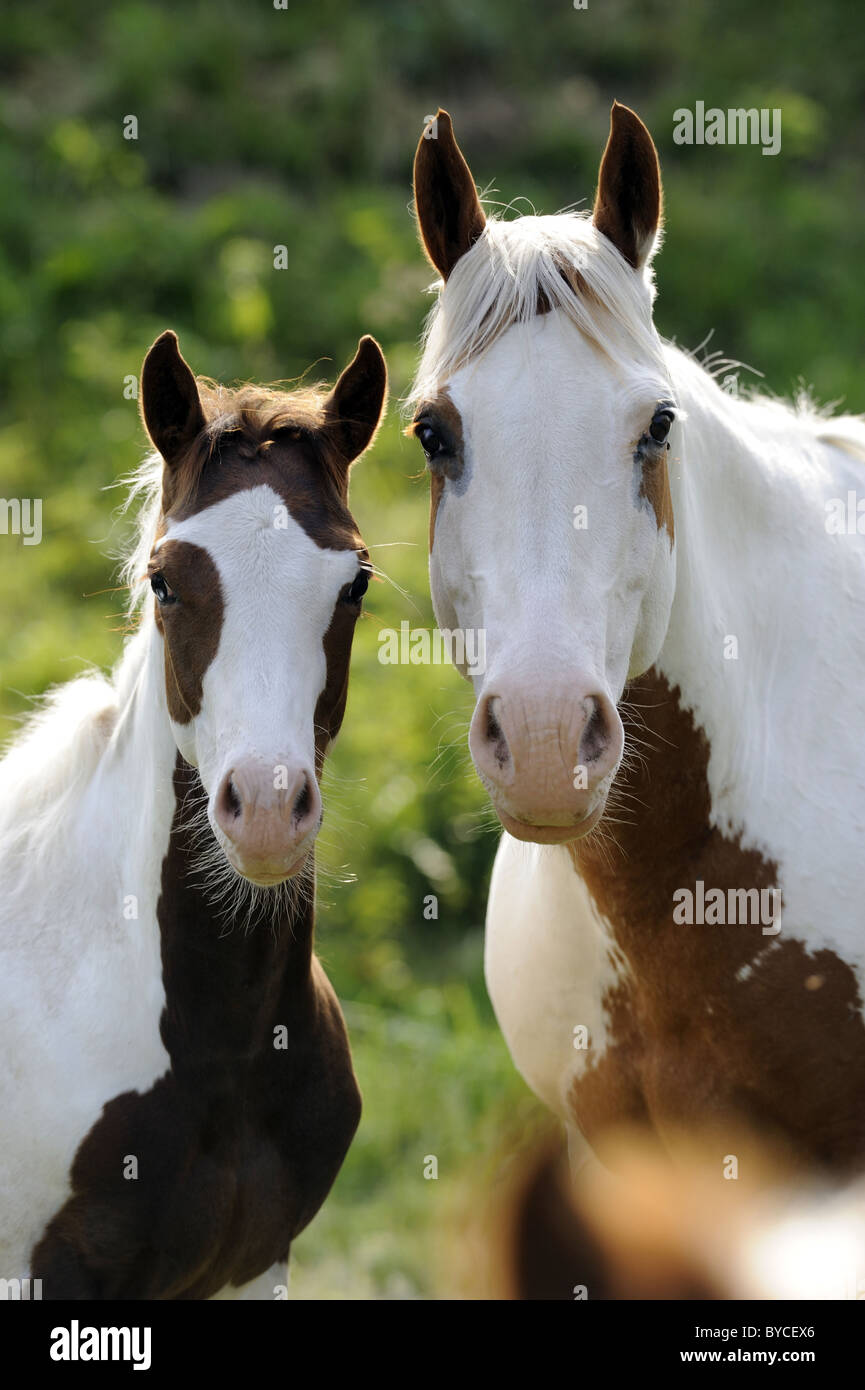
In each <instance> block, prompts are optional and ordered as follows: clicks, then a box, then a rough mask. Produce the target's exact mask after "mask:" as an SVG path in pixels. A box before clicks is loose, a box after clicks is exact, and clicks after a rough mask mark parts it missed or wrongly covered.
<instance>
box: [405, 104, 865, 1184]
mask: <svg viewBox="0 0 865 1390" xmlns="http://www.w3.org/2000/svg"><path fill="white" fill-rule="evenodd" d="M414 192H415V208H416V216H417V221H418V225H419V230H420V237H421V242H422V245H423V248H424V251H425V253H426V255H427V257H428V259H429V261H430V262H431V264H432V266H433V268H434V269H435V271H436V272H437V275H438V277H439V279H438V282H437V283H438V290H439V293H438V297H437V300H436V302H435V303H434V305H433V308H432V310H431V313H430V316H429V318H428V321H427V326H426V329H425V334H424V338H423V342H422V349H421V354H420V360H419V366H418V370H417V375H416V379H415V382H414V385H413V387H412V389H411V392H410V397H409V408H410V412H411V413H410V420H411V423H410V424H409V426H408V430H409V432H410V433H412V434H413V435H414V436H416V438H417V439H418V441H419V443H420V445H421V448H422V450H423V452H424V456H425V461H426V468H427V471H428V472H429V476H430V491H431V515H430V583H431V589H432V596H433V602H434V607H435V612H436V617H437V621H438V623H439V625H440V626H441V627H442V628H444V629H463V630H477V631H478V632H481V633H483V634H484V637H485V644H486V645H485V650H486V662H485V668H484V670H483V672H482V673H477V672H475V673H473V675H472V679H473V684H474V694H475V706H474V712H473V715H472V718H471V724H470V728H469V750H470V754H471V758H472V761H473V763H474V767H475V770H476V772H477V775H478V777H479V778H480V781H481V783H482V784H483V787H484V788H485V790H486V792H487V793H488V795H489V798H490V800H491V803H492V806H493V808H494V810H495V812H496V813H497V815H498V819H499V821H500V822H501V825H502V828H503V834H502V835H501V838H500V842H499V845H498V850H497V853H496V857H495V863H494V866H493V872H492V879H491V884H490V889H489V896H488V904H487V917H486V940H485V971H486V979H487V985H488V989H489V993H490V997H491V999H492V1003H493V1006H494V1009H495V1013H496V1015H497V1018H498V1021H499V1024H500V1026H501V1029H502V1031H503V1033H504V1037H505V1040H506V1042H507V1045H508V1047H509V1050H510V1053H511V1056H512V1058H513V1060H514V1063H515V1065H516V1067H517V1068H518V1070H519V1071H520V1072H521V1073H522V1075H523V1077H524V1078H525V1080H526V1081H527V1082H528V1084H529V1086H530V1087H531V1088H532V1089H533V1090H534V1092H535V1093H536V1094H537V1096H538V1097H540V1099H541V1100H542V1101H543V1102H544V1103H545V1104H546V1105H547V1106H548V1107H549V1108H550V1109H551V1110H552V1111H553V1112H554V1113H555V1114H556V1115H557V1116H558V1117H559V1118H560V1120H561V1121H562V1123H563V1124H564V1126H565V1128H566V1131H567V1137H568V1142H569V1146H570V1149H571V1155H572V1163H573V1166H574V1168H575V1169H579V1167H580V1165H581V1164H583V1163H585V1162H591V1163H597V1162H599V1161H600V1162H603V1155H604V1134H605V1133H607V1132H608V1131H610V1130H611V1129H612V1128H613V1127H615V1126H621V1125H641V1126H644V1127H645V1129H646V1130H647V1131H648V1132H649V1133H650V1134H651V1135H652V1136H653V1142H655V1143H657V1144H658V1145H659V1146H660V1147H661V1148H662V1149H666V1150H668V1151H671V1150H672V1147H673V1146H674V1144H675V1140H674V1138H673V1135H674V1133H676V1132H678V1131H679V1130H680V1129H681V1128H682V1127H683V1126H687V1125H689V1124H691V1125H708V1124H711V1125H712V1126H713V1127H715V1128H717V1127H718V1126H721V1127H723V1125H724V1124H727V1123H728V1122H729V1123H731V1124H732V1123H742V1124H746V1125H748V1126H749V1127H752V1128H755V1129H757V1131H758V1132H760V1133H763V1134H765V1135H766V1136H767V1137H768V1136H771V1139H767V1142H774V1141H777V1142H778V1143H781V1144H784V1145H785V1146H787V1147H789V1148H790V1149H791V1150H792V1151H793V1152H795V1154H796V1155H797V1162H800V1163H801V1164H802V1165H803V1166H809V1167H810V1166H813V1167H814V1168H815V1170H816V1169H819V1168H825V1169H826V1170H828V1171H831V1172H832V1173H834V1174H843V1173H850V1172H858V1171H861V1169H862V1166H863V1162H865V1023H863V972H865V930H863V927H865V914H863V906H862V889H861V870H862V865H863V863H865V741H863V738H862V722H863V702H862V694H861V689H862V681H863V678H865V541H863V534H862V533H863V530H865V525H863V524H858V523H857V521H856V509H855V508H853V509H851V506H850V499H851V498H852V499H853V501H854V503H855V497H856V495H857V490H860V489H861V488H862V487H863V484H865V471H863V465H865V423H863V420H862V419H861V418H858V417H853V416H850V415H837V416H835V417H832V416H831V415H830V414H829V413H828V412H821V411H820V410H819V409H818V408H817V407H816V406H814V405H812V404H811V403H810V401H809V400H808V399H806V398H803V399H801V400H798V401H796V402H795V403H793V404H787V403H784V402H781V401H778V400H775V399H769V398H767V397H766V396H765V395H760V394H758V393H748V392H746V391H744V390H734V389H732V388H731V387H730V386H729V385H726V386H723V387H722V385H720V384H719V382H718V380H717V379H716V376H715V375H713V374H712V372H711V371H710V370H709V369H708V367H707V365H705V364H703V363H701V362H699V361H698V360H697V358H696V356H695V355H693V354H689V353H687V352H685V351H682V350H680V349H679V348H678V347H676V346H674V345H672V344H671V343H669V342H665V341H662V339H661V337H660V335H659V334H658V331H657V328H656V326H655V323H654V316H653V303H654V297H655V288H654V279H653V270H652V258H653V255H654V253H655V251H656V249H657V247H658V243H659V238H660V232H661V211H662V186H661V175H660V166H659V161H658V154H657V151H656V148H655V145H654V143H653V141H652V137H651V135H650V134H649V132H648V130H647V129H646V127H645V126H644V124H643V123H642V121H641V120H640V119H639V117H638V116H637V115H636V114H635V113H634V112H633V111H631V110H630V109H629V108H628V107H626V106H623V105H621V104H619V103H615V104H614V105H613V108H612V113H611V119H610V131H609V136H608V140H607V144H606V147H605V150H604V153H603V157H602V161H601V164H600V172H599V177H598V187H597V193H596V198H595V201H594V206H593V208H592V210H591V212H588V211H586V212H574V211H571V212H566V213H562V214H559V215H554V216H535V215H532V216H520V217H514V218H507V217H496V216H488V215H487V214H486V213H485V211H484V209H483V207H482V205H481V202H480V199H479V197H478V193H477V189H476V186H475V182H474V180H473V178H472V175H471V172H470V170H469V167H468V165H467V163H466V161H465V158H464V156H463V154H462V152H461V150H460V148H459V146H458V144H457V142H456V139H455V137H454V133H453V124H452V122H451V119H450V116H449V115H448V113H447V112H445V111H441V110H440V111H439V112H438V115H437V117H436V119H435V121H434V122H431V123H429V124H428V125H427V127H426V128H425V130H424V134H423V136H422V138H421V139H420V141H419V144H418V147H417V153H416V157H415V164H414ZM709 365H711V364H709ZM858 510H859V511H860V512H861V511H865V507H863V506H862V504H859V507H858ZM842 513H843V516H845V517H846V525H845V524H844V523H843V518H842ZM851 517H853V521H852V522H851V520H850V518H851ZM460 669H461V673H462V674H463V675H464V676H465V675H466V674H467V672H466V670H465V668H464V667H461V668H460Z"/></svg>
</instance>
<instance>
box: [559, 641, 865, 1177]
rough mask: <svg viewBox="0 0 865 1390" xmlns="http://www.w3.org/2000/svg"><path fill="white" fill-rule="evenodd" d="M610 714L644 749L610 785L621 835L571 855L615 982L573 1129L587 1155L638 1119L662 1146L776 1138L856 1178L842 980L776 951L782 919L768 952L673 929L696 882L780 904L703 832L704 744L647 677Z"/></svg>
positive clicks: (782, 939) (835, 971)
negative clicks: (693, 1127)
mask: <svg viewBox="0 0 865 1390" xmlns="http://www.w3.org/2000/svg"><path fill="white" fill-rule="evenodd" d="M631 705H633V706H634V708H633V710H632V712H631V715H630V718H629V714H628V711H629V707H630V706H631ZM622 711H623V717H624V720H625V725H626V728H627V727H628V725H629V724H632V725H635V726H637V727H640V737H641V739H643V740H644V741H645V746H644V747H641V752H642V754H643V757H642V759H641V760H639V761H635V762H634V763H633V764H631V765H630V766H628V767H623V769H622V771H621V772H620V774H619V779H618V782H619V785H621V786H622V788H623V789H624V790H625V791H626V792H627V793H628V794H629V797H630V799H629V800H628V801H627V803H626V804H627V806H628V808H629V810H628V816H627V823H625V824H618V825H616V827H615V838H614V839H613V840H609V841H605V843H604V844H600V843H599V842H598V841H597V840H596V839H594V838H593V837H592V836H589V837H588V838H587V839H586V840H584V841H578V842H576V843H575V844H573V845H572V846H571V847H570V851H571V854H572V857H573V860H574V864H575V867H576V868H577V870H578V872H579V873H580V875H581V877H582V878H583V880H584V882H585V883H586V885H587V887H588V889H589V892H590V893H591V896H592V898H593V900H594V902H595V905H596V907H597V910H598V912H599V913H600V914H601V916H602V917H603V919H604V920H605V921H606V922H607V923H608V924H609V930H610V932H611V935H612V937H613V938H614V941H615V944H616V946H617V947H618V949H619V950H620V951H621V952H622V954H623V955H624V957H625V958H626V960H627V962H628V966H629V974H628V976H627V977H626V978H623V979H621V980H620V981H619V983H618V985H617V987H616V988H615V989H614V990H613V991H612V992H611V993H610V994H608V996H607V997H606V998H605V1000H604V1003H605V1007H606V1009H607V1011H608V1017H609V1031H610V1038H611V1042H610V1044H609V1046H608V1048H607V1050H606V1052H605V1053H604V1055H603V1056H602V1057H601V1058H600V1059H599V1060H598V1062H597V1063H596V1064H595V1065H594V1066H591V1067H590V1068H589V1070H588V1071H587V1072H586V1073H585V1074H584V1075H583V1076H582V1077H580V1078H578V1079H577V1080H576V1081H575V1083H574V1086H573V1090H572V1093H571V1107H572V1111H573V1115H574V1119H575V1121H576V1123H577V1124H578V1125H579V1127H580V1129H581V1130H582V1131H583V1133H585V1134H586V1136H587V1137H588V1138H589V1139H590V1140H592V1142H595V1140H596V1139H597V1138H598V1136H600V1135H601V1134H602V1131H603V1130H604V1129H605V1128H607V1127H608V1126H609V1125H610V1124H612V1123H614V1122H617V1121H620V1120H627V1119H637V1120H639V1119H640V1118H641V1117H644V1118H645V1119H646V1120H647V1121H648V1122H649V1123H650V1124H651V1125H652V1126H653V1128H654V1130H655V1132H656V1133H657V1134H658V1135H659V1137H660V1138H661V1139H662V1140H663V1139H664V1138H665V1134H666V1133H667V1132H668V1131H669V1129H670V1127H671V1126H679V1125H682V1124H694V1123H697V1122H701V1123H708V1122H712V1123H717V1122H720V1123H723V1122H724V1121H725V1119H726V1118H727V1117H729V1119H730V1121H731V1122H733V1121H736V1122H744V1123H745V1124H746V1125H750V1126H751V1127H753V1128H754V1129H755V1130H756V1132H757V1133H758V1134H759V1133H768V1134H769V1135H770V1136H771V1135H772V1134H773V1133H774V1134H775V1135H778V1136H781V1137H782V1138H783V1140H784V1141H785V1142H787V1143H789V1144H790V1145H792V1146H793V1148H794V1150H795V1152H796V1154H797V1155H798V1157H799V1158H800V1159H802V1160H805V1161H807V1162H810V1163H824V1164H826V1165H828V1166H830V1167H833V1168H835V1169H840V1170H842V1171H852V1170H855V1169H856V1168H859V1167H861V1165H862V1161H863V1159H865V1107H863V1103H862V1101H863V1096H865V1025H863V1021H862V1016H861V1005H862V1000H861V997H860V993H859V989H858V985H857V981H856V977H855V975H854V973H853V970H852V969H851V967H850V965H849V964H848V963H847V962H846V961H844V960H842V959H841V957H839V956H838V955H836V954H835V952H833V951H831V950H828V949H826V948H819V949H815V950H813V951H809V950H808V948H807V947H806V945H805V944H804V943H803V942H802V941H799V940H796V939H795V938H792V937H787V935H786V932H785V928H784V925H783V919H782V926H781V932H780V934H778V935H776V936H764V935H763V934H762V931H761V927H760V925H726V926H720V925H717V926H709V925H704V926H698V925H694V926H685V925H678V924H676V923H675V922H674V921H673V911H674V900H673V894H674V892H675V891H676V890H677V889H682V888H689V889H691V891H694V886H695V884H696V882H697V881H698V880H702V881H703V883H704V885H705V891H706V892H708V891H709V889H711V888H719V889H721V890H722V891H723V892H724V893H725V895H726V893H727V891H728V890H729V889H746V890H747V889H752V888H756V889H770V888H776V889H780V890H781V891H782V892H783V884H782V883H780V882H779V866H778V865H777V864H774V863H772V862H771V861H770V860H768V859H767V858H765V857H764V856H763V855H761V854H760V853H759V852H758V851H757V850H754V849H748V848H746V847H745V846H743V845H742V844H741V842H740V840H739V839H733V838H729V837H727V836H726V835H724V834H723V833H722V832H721V831H720V830H719V829H718V828H717V827H713V826H712V825H711V824H710V818H709V817H710V795H709V784H708V777H707V769H708V761H709V751H710V750H709V744H708V741H707V739H706V736H705V733H704V732H703V730H702V729H701V728H700V727H699V726H698V725H696V724H695V723H694V720H693V717H692V715H691V714H690V713H689V712H688V711H687V710H686V709H684V708H683V707H682V704H681V698H680V692H679V690H678V688H673V689H671V688H670V687H669V685H668V684H667V682H666V680H665V678H664V677H663V676H662V675H661V674H660V673H658V672H657V671H656V670H654V668H653V669H652V670H651V671H649V672H647V673H646V675H644V676H641V677H640V678H639V680H638V681H635V682H633V683H632V684H631V685H629V686H628V687H627V689H626V692H625V696H624V698H623V701H622ZM614 795H615V793H614ZM827 891H828V888H827ZM827 911H831V903H829V904H827ZM740 972H742V973H743V974H744V976H745V978H739V973H740ZM817 977H818V978H819V979H820V981H821V984H820V988H819V989H815V988H814V980H815V978H817Z"/></svg>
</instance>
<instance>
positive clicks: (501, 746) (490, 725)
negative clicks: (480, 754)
mask: <svg viewBox="0 0 865 1390" xmlns="http://www.w3.org/2000/svg"><path fill="white" fill-rule="evenodd" d="M496 705H498V697H497V696H493V698H492V699H491V700H488V701H487V709H486V730H485V732H486V737H487V742H488V743H491V744H492V745H493V754H494V756H495V760H496V762H497V763H498V765H499V767H504V765H505V763H506V762H507V761H508V759H509V758H510V749H509V748H508V741H507V739H506V738H505V735H504V730H503V729H502V726H501V724H500V723H499V721H498V719H497V718H496V711H495V706H496Z"/></svg>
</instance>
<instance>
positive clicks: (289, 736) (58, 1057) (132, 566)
mask: <svg viewBox="0 0 865 1390" xmlns="http://www.w3.org/2000/svg"><path fill="white" fill-rule="evenodd" d="M385 390H386V371H385V365H384V359H383V358H382V355H381V351H380V349H379V347H378V345H377V344H376V343H375V342H374V341H373V340H372V339H371V338H364V339H362V341H361V344H360V347H359V350H358V353H357V356H356V358H355V359H354V361H353V362H352V363H351V365H350V366H349V367H347V368H346V370H345V371H344V372H343V374H342V376H341V377H340V379H339V381H338V383H337V385H336V386H335V388H334V389H333V391H332V392H331V393H330V394H324V393H322V392H317V391H309V392H303V393H298V394H296V395H285V394H282V393H277V392H269V391H266V390H263V389H259V388H256V387H245V388H242V389H240V390H239V391H236V392H232V391H226V390H222V389H221V388H213V387H212V386H210V387H208V386H206V385H203V384H201V383H198V382H196V379H195V378H194V377H193V375H192V373H191V371H190V370H189V368H188V367H187V365H186V363H185V362H184V360H183V358H182V357H181V356H180V353H179V351H178V347H177V339H176V337H175V336H174V334H173V333H165V334H163V335H162V337H161V338H159V339H158V340H157V342H156V343H155V344H154V345H153V347H152V348H151V350H150V352H149V353H148V355H147V358H146V361H145V363H144V370H143V374H142V383H141V403H142V413H143V416H144V421H145V424H146V426H147V429H148V431H149V433H150V437H151V439H152V441H153V443H154V445H155V446H156V448H157V450H158V454H157V455H154V456H153V458H152V459H150V460H149V461H148V462H147V464H146V465H145V467H144V470H143V472H142V474H141V476H140V478H139V482H138V490H139V491H143V492H144V493H145V495H146V498H147V505H146V506H145V507H144V510H143V513H142V515H143V523H142V527H141V534H140V539H139V543H138V546H137V548H136V550H135V553H134V554H133V555H132V556H131V558H130V562H129V566H128V576H129V578H130V581H131V582H132V583H133V584H134V586H135V588H134V593H136V594H137V595H138V598H137V599H134V600H133V605H134V609H135V610H136V611H137V612H138V614H139V618H140V621H139V625H138V629H137V631H136V633H135V635H134V636H133V637H132V638H131V639H130V640H129V642H128V644H127V646H126V648H125V651H124V654H123V657H122V660H121V661H120V663H119V666H118V668H117V670H116V672H115V674H114V677H113V679H112V680H111V681H106V680H105V679H103V678H102V677H101V676H96V675H93V676H88V677H84V678H82V679H80V680H77V681H74V682H72V683H71V684H70V685H67V686H64V687H63V688H62V689H60V690H59V691H58V692H57V693H56V694H55V695H54V696H53V697H52V698H51V699H50V700H49V702H48V704H47V706H46V708H45V710H44V712H43V713H42V714H41V715H40V716H39V717H38V718H37V719H36V720H35V721H34V722H33V724H32V725H31V726H30V728H29V729H28V730H27V731H25V733H24V734H23V736H22V737H21V738H20V739H19V740H18V741H17V743H16V744H15V745H14V746H13V747H12V750H11V751H10V752H9V754H8V756H7V757H6V759H5V760H4V762H3V763H2V764H0V882H2V894H0V996H2V1018H3V1029H2V1040H3V1056H4V1065H3V1068H2V1072H0V1114H2V1117H3V1119H2V1128H0V1274H2V1275H3V1277H5V1278H21V1277H26V1276H27V1275H28V1274H29V1275H30V1277H31V1278H32V1279H38V1280H41V1281H42V1288H41V1296H42V1297H43V1298H46V1299H49V1298H50V1299H62V1298H93V1299H112V1298H122V1299H130V1298H132V1299H137V1298H158V1299H188V1298H206V1297H211V1296H214V1297H222V1298H231V1297H244V1298H247V1297H261V1298H273V1297H274V1295H275V1289H276V1287H277V1286H279V1285H281V1284H282V1283H283V1282H284V1280H285V1262H286V1260H287V1257H288V1249H289V1245H290V1242H291V1241H292V1239H293V1238H294V1236H295V1235H296V1234H297V1233H298V1232H299V1231H300V1230H302V1229H303V1227H304V1226H305V1225H306V1224H307V1222H309V1221H310V1220H311V1218H312V1217H313V1216H314V1214H315V1212H316V1211H317V1210H318V1208H319V1206H320V1205H321V1203H322V1202H323V1201H324V1199H325V1196H326V1195H327V1192H328V1191H329V1189H330V1186H331V1184H332V1183H333V1180H334V1178H335V1177H336V1174H337V1172H338V1171H339V1167H340V1165H341V1163H342V1160H343V1158H344V1156H345V1153H346V1150H347V1149H348V1146H349V1144H350V1142H351V1139H352V1136H353V1134H354V1131H355V1129H356V1127H357V1123H358V1119H359V1116H360V1095H359V1092H358V1088H357V1082H356V1080H355V1077H354V1072H353V1069H352V1065H351V1057H350V1054H349V1048H348V1040H347V1037H346V1034H345V1027H344V1024H343V1020H342V1014H341V1012H340V1009H339V1004H338V1002H337V999H336V996H335V994H334V992H333V990H332V988H331V986H330V984H329V982H328V980H327V978H326V976H325V974H324V971H323V970H322V968H321V966H320V965H319V963H318V961H317V959H316V957H315V956H314V954H313V949H312V946H313V917H314V892H315V888H314V873H313V868H312V853H313V850H312V847H313V843H314V841H315V838H316V835H317V832H318V828H319V824H320V821H321V816H322V804H321V795H320V791H319V781H318V779H319V775H320V772H321V768H322V764H323V761H324V756H325V752H326V750H327V747H328V745H329V743H330V741H331V739H333V738H334V737H335V736H336V733H337V731H338V729H339V726H340V724H341V722H342V717H343V712H344V709H345V701H346V691H347V683H348V669H349V657H350V652H351V642H352V636H353V633H354V626H355V623H356V620H357V617H358V614H359V613H360V609H361V600H362V596H363V593H364V591H365V589H366V585H367V582H368V578H369V573H370V568H371V567H370V564H369V557H368V554H367V551H366V549H365V547H364V544H363V541H362V540H361V538H360V535H359V533H358V530H357V527H356V525H355V523H354V520H353V518H352V516H351V513H350V512H349V510H348V475H349V465H350V464H351V462H352V460H353V459H354V458H356V457H357V456H358V455H359V454H360V453H361V452H362V451H363V450H364V449H365V448H366V447H367V445H368V444H369V442H370V440H371V438H372V436H373V434H374V432H375V429H376V426H377V424H378V420H379V417H380V414H381V411H382V406H383V402H384V396H385Z"/></svg>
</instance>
